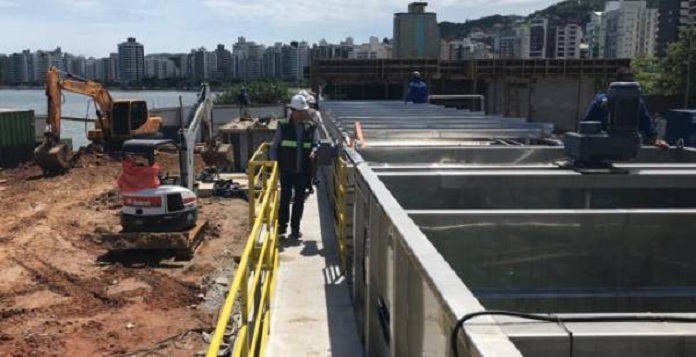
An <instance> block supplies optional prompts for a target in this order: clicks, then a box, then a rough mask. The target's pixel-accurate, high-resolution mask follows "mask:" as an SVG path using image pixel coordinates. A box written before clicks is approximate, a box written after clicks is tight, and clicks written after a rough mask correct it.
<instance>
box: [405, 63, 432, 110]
mask: <svg viewBox="0 0 696 357" xmlns="http://www.w3.org/2000/svg"><path fill="white" fill-rule="evenodd" d="M408 102H412V103H416V104H420V103H427V102H428V85H427V84H425V82H424V81H423V80H422V79H421V75H420V72H418V71H416V72H413V74H412V75H411V80H409V81H408V94H406V99H405V100H404V103H408Z"/></svg>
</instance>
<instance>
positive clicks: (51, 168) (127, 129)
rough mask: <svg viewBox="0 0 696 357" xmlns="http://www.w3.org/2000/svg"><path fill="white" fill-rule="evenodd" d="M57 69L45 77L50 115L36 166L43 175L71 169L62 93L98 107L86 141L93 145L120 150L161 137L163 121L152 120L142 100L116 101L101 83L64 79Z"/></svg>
mask: <svg viewBox="0 0 696 357" xmlns="http://www.w3.org/2000/svg"><path fill="white" fill-rule="evenodd" d="M61 73H62V72H61V71H59V70H58V69H57V68H56V67H51V68H50V69H49V70H48V72H47V73H46V97H47V98H48V115H47V117H46V132H45V137H44V141H43V143H42V144H41V145H40V146H39V147H38V148H36V150H35V151H34V157H35V160H36V163H37V165H39V167H41V168H42V169H43V170H44V173H63V172H65V171H67V170H68V169H69V168H70V161H71V158H72V148H70V147H68V146H67V145H64V144H61V142H60V136H61V132H60V124H61V123H60V118H61V105H62V93H61V92H62V91H63V90H65V91H68V92H72V93H77V94H82V95H86V96H88V97H91V98H92V99H93V100H94V103H95V104H96V106H97V121H96V123H95V128H94V130H90V131H89V132H88V134H87V137H88V139H89V140H90V141H92V143H94V144H98V145H103V146H104V149H105V150H107V151H110V150H114V149H118V148H119V147H120V146H121V144H122V143H123V142H124V141H126V140H128V139H132V138H137V137H140V138H143V137H147V138H153V137H158V136H159V135H161V134H160V128H161V126H162V118H159V117H151V116H149V113H148V108H147V103H146V102H145V101H143V100H118V101H115V100H114V99H113V98H112V97H111V94H110V93H109V91H108V90H107V89H106V88H104V87H103V86H102V85H101V84H100V83H98V82H95V81H92V80H89V79H84V78H79V77H76V76H73V75H71V74H67V75H66V78H63V79H61V78H60V74H61Z"/></svg>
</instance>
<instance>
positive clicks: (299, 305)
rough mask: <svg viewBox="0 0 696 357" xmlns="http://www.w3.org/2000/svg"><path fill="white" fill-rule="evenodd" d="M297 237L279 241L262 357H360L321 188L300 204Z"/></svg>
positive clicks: (346, 291) (329, 214)
mask: <svg viewBox="0 0 696 357" xmlns="http://www.w3.org/2000/svg"><path fill="white" fill-rule="evenodd" d="M323 184H324V181H322V185H323ZM320 186H321V185H320ZM302 232H303V235H304V236H303V237H302V238H301V239H299V240H284V241H281V245H280V267H279V268H278V269H279V271H278V281H277V286H276V291H275V297H274V299H275V301H274V302H273V306H272V310H271V316H272V317H271V330H270V340H269V343H268V346H267V349H266V356H268V357H276V356H283V357H285V356H288V357H294V356H298V357H304V356H320V357H325V356H335V357H356V356H357V357H360V356H362V355H363V353H362V345H361V344H360V340H359V339H358V334H357V329H356V324H355V315H354V313H353V306H352V302H351V300H350V296H349V291H348V284H347V283H346V281H345V279H344V277H343V276H341V275H340V268H339V260H338V248H337V242H336V238H335V234H334V223H333V213H332V211H331V209H330V207H329V204H328V200H327V199H326V190H324V189H322V188H321V187H320V189H318V190H317V193H316V194H314V195H311V196H310V197H309V198H308V199H307V201H306V203H305V212H304V217H303V219H302Z"/></svg>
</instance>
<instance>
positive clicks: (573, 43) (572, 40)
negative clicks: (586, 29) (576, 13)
mask: <svg viewBox="0 0 696 357" xmlns="http://www.w3.org/2000/svg"><path fill="white" fill-rule="evenodd" d="M582 36H583V34H582V28H581V27H580V26H578V25H577V24H567V25H565V26H558V27H556V48H555V50H556V54H555V56H554V58H561V59H563V58H565V59H579V58H580V44H581V43H582Z"/></svg>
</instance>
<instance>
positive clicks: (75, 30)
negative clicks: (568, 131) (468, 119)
mask: <svg viewBox="0 0 696 357" xmlns="http://www.w3.org/2000/svg"><path fill="white" fill-rule="evenodd" d="M408 2H409V1H403V0H352V1H348V0H301V1H292V0H0V24H1V25H2V27H1V30H0V31H1V32H0V53H12V52H19V51H21V50H22V49H31V50H32V51H35V50H37V49H45V50H47V49H53V48H55V47H57V46H61V47H62V49H63V51H66V52H70V53H73V54H82V55H86V56H95V57H104V56H107V55H108V53H109V52H115V51H116V44H117V43H119V42H123V41H124V40H125V39H126V38H127V37H130V36H133V37H136V38H137V39H138V41H139V42H140V43H142V44H144V45H145V53H154V52H189V51H190V50H191V49H192V48H198V47H201V46H205V47H206V48H208V49H212V48H214V47H215V46H216V45H217V44H218V43H222V44H224V45H225V46H226V47H230V46H231V45H232V43H234V42H236V40H237V37H239V36H245V37H246V38H247V40H251V41H255V42H257V43H263V44H266V45H268V44H272V43H273V42H275V41H282V42H289V41H292V40H306V41H308V42H310V43H312V42H318V41H319V40H321V39H322V38H325V39H326V40H327V41H329V42H338V41H340V40H342V39H345V38H346V37H347V36H353V37H354V38H355V40H356V42H358V43H362V42H366V41H367V39H368V38H369V37H370V36H371V35H374V36H378V37H380V38H382V37H391V36H392V19H393V13H394V12H403V11H406V7H407V4H408ZM555 2H557V0H439V1H432V2H430V3H429V4H430V5H429V6H428V9H429V10H430V11H435V12H437V14H438V21H454V22H463V21H465V20H467V19H476V18H479V17H481V16H486V15H492V14H497V13H504V14H521V15H526V14H528V13H530V12H532V11H534V10H537V9H542V8H544V7H546V6H548V5H551V4H553V3H555Z"/></svg>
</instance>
